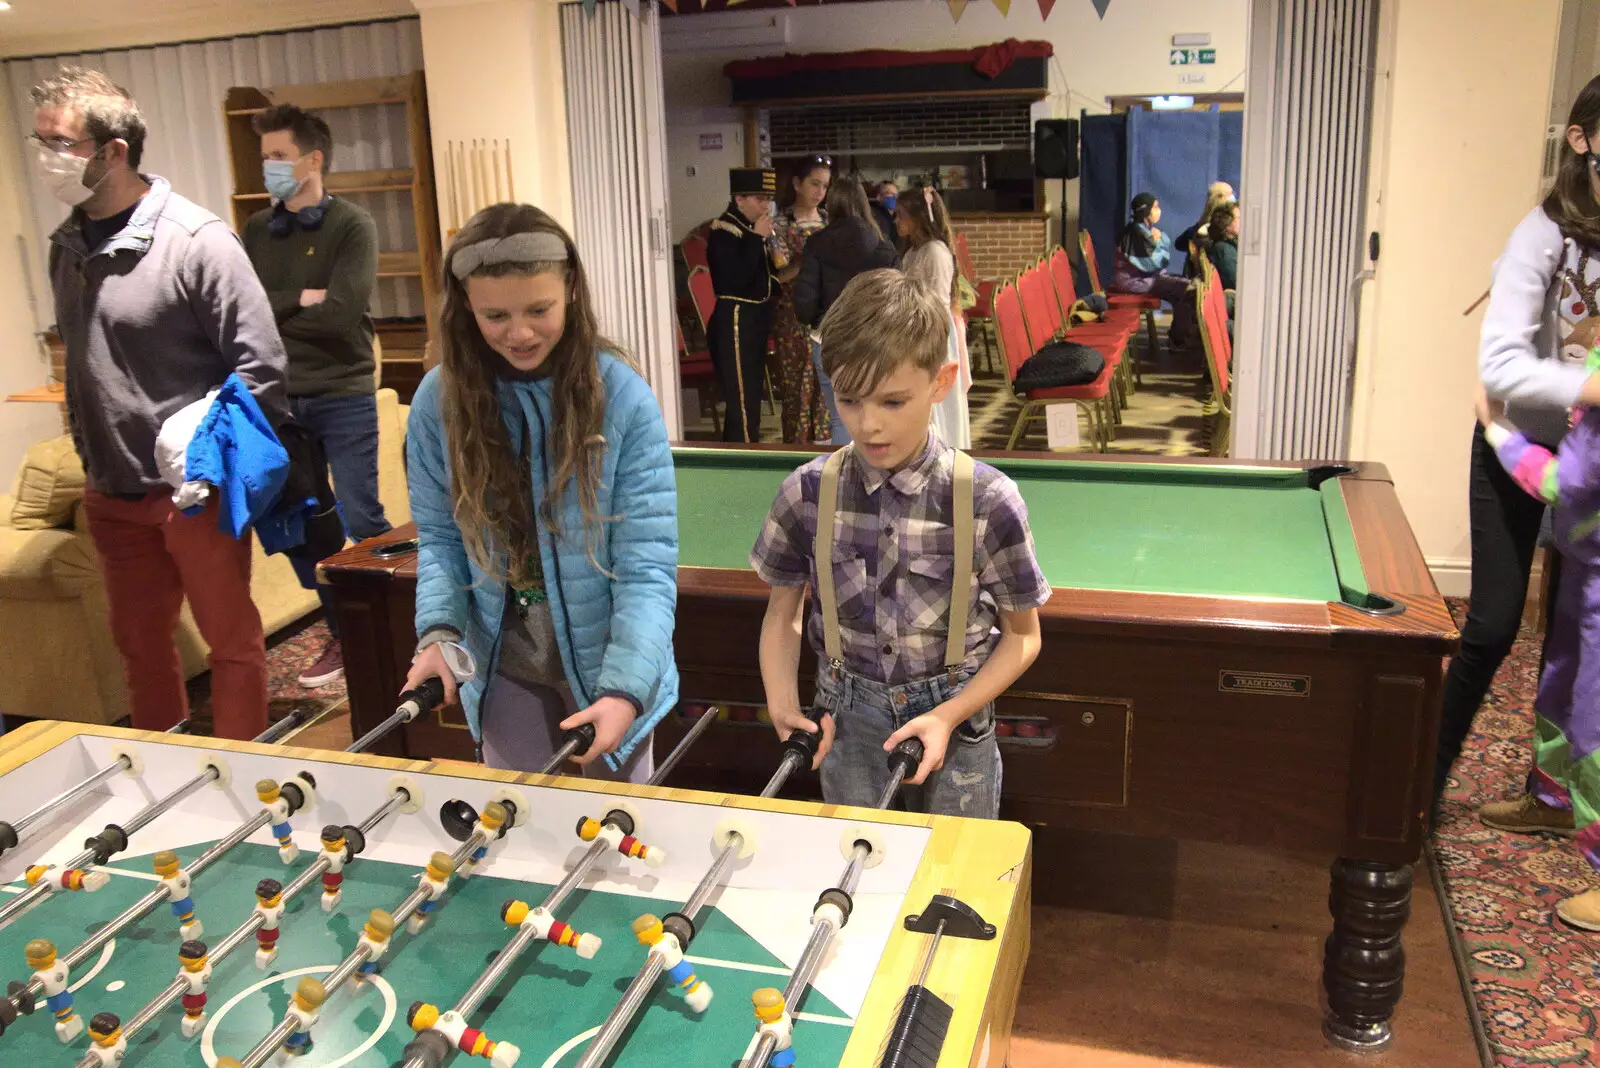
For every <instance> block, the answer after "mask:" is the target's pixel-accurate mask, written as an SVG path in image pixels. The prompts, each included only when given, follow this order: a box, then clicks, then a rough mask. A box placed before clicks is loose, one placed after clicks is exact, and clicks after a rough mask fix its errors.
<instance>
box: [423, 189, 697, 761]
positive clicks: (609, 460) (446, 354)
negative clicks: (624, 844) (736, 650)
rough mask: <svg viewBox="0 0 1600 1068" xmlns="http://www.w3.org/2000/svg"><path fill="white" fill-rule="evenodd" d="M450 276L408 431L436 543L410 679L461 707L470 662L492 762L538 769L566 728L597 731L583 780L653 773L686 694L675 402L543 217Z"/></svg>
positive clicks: (493, 211) (491, 244)
mask: <svg viewBox="0 0 1600 1068" xmlns="http://www.w3.org/2000/svg"><path fill="white" fill-rule="evenodd" d="M444 282H445V300H444V312H443V315H442V317H441V320H440V334H441V337H440V341H441V349H442V353H441V354H442V359H441V362H440V366H439V367H437V368H435V369H434V370H433V371H430V372H429V373H428V375H427V376H426V377H424V378H423V380H422V384H421V386H420V387H418V389H417V393H416V397H415V398H414V399H413V401H412V407H411V417H410V424H409V426H408V429H407V438H406V461H407V474H408V480H409V482H410V489H411V512H412V515H413V516H414V518H415V519H416V522H417V529H418V535H419V538H420V540H421V546H420V549H419V558H418V563H417V618H416V623H417V634H418V642H417V655H416V659H415V661H414V662H413V664H412V667H411V672H410V674H409V675H408V676H407V677H406V686H407V688H411V687H414V686H416V685H418V684H419V683H420V682H422V681H423V680H424V679H426V678H429V677H431V676H439V677H440V679H441V680H443V682H444V685H445V692H446V696H447V698H455V697H456V696H457V687H456V679H455V676H454V675H453V673H452V670H451V667H450V666H448V665H450V664H452V663H454V664H457V665H459V664H462V663H470V665H471V668H472V675H471V678H470V679H466V680H464V681H462V683H461V685H460V687H459V700H460V703H461V706H462V709H463V711H464V712H465V713H466V717H467V723H468V724H469V725H470V726H471V728H472V733H473V737H474V738H476V739H477V741H478V746H479V752H480V755H481V758H482V760H483V762H484V763H485V764H487V765H489V766H491V767H499V768H509V769H514V770H522V771H528V770H536V769H537V768H538V767H539V766H540V765H542V764H543V763H544V762H545V761H547V760H548V759H549V757H550V755H551V754H552V753H553V751H554V750H555V748H556V747H557V745H558V744H559V743H558V741H557V739H558V738H559V735H560V732H561V731H564V730H567V729H569V728H571V727H574V726H577V725H579V724H581V723H592V724H594V728H595V742H594V744H593V745H592V746H591V747H590V749H589V751H588V753H587V754H586V755H585V757H584V758H583V759H582V760H580V761H579V762H580V763H582V764H584V765H585V768H584V770H585V774H590V775H600V776H604V777H608V778H627V779H629V780H632V781H636V782H643V781H645V780H646V779H648V778H649V777H650V774H651V771H652V766H651V758H650V744H649V738H650V732H651V730H652V729H653V727H654V726H655V724H656V722H657V721H658V720H659V719H660V718H661V717H662V716H663V715H665V714H666V712H667V711H668V710H669V709H670V708H671V707H672V706H673V705H674V704H675V703H676V701H677V695H678V676H677V669H676V667H675V665H674V661H673V653H672V625H673V617H674V612H675V608H676V603H677V590H678V584H677V565H678V521H677V488H676V484H675V482H674V479H673V470H672V454H671V451H670V450H669V449H668V447H667V434H666V427H665V424H664V423H663V422H662V419H661V410H660V408H659V407H658V406H657V404H656V399H655V395H654V394H653V393H652V392H651V391H650V387H649V385H648V384H647V383H646V382H645V380H644V379H643V378H641V377H640V376H639V374H638V373H637V372H636V371H634V370H633V368H632V367H631V366H629V365H628V363H627V362H625V360H624V359H623V358H622V357H620V356H619V355H618V354H617V350H616V347H615V346H614V345H611V344H610V343H609V342H607V341H606V340H605V339H604V338H602V337H601V336H600V333H599V329H598V327H597V325H596V323H595V316H594V311H593V304H592V302H591V300H590V296H589V289H588V285H587V283H586V282H585V280H584V273H583V267H582V264H581V263H580V262H579V259H578V251H577V249H576V248H575V247H574V246H573V244H572V239H571V238H570V237H568V236H567V234H566V232H565V231H564V230H563V229H562V228H561V226H560V225H559V224H558V223H556V222H555V220H554V219H552V218H550V216H548V215H546V214H545V213H544V212H542V211H540V210H539V209H538V208H535V207H531V206H528V205H518V204H497V205H495V206H493V207H490V208H486V209H484V210H483V211H481V212H479V213H478V214H477V215H475V216H473V217H472V218H471V219H470V220H469V221H468V222H467V224H466V225H465V226H464V227H462V228H461V230H460V231H459V232H458V233H457V234H456V236H455V238H454V240H453V241H452V242H451V244H450V249H449V251H448V253H446V256H445V263H444ZM463 653H464V654H465V656H463V655H462V654H463ZM602 755H603V757H604V759H603V761H601V762H596V761H597V758H599V757H601V756H602Z"/></svg>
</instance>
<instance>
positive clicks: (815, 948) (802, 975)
mask: <svg viewBox="0 0 1600 1068" xmlns="http://www.w3.org/2000/svg"><path fill="white" fill-rule="evenodd" d="M920 763H922V747H921V744H920V743H918V744H917V746H916V748H915V749H911V748H909V747H908V743H907V742H902V743H901V744H900V746H899V747H897V748H896V749H895V751H894V752H893V753H891V754H890V755H889V767H890V769H891V772H892V773H891V774H890V776H889V782H888V784H887V785H886V786H885V787H884V788H883V794H882V795H881V796H880V797H879V798H878V805H877V807H878V808H879V809H886V808H888V807H889V805H890V803H891V802H893V801H894V796H895V794H896V793H898V792H899V790H900V785H901V783H903V782H904V781H905V779H906V777H907V776H909V775H911V774H912V773H914V772H915V771H916V770H917V765H918V764H920ZM871 852H872V846H871V845H870V844H869V843H867V842H864V841H858V842H856V843H855V846H854V847H853V848H852V849H851V850H850V859H849V861H848V862H847V863H846V864H845V866H844V871H843V873H841V874H840V876H839V881H838V882H837V883H835V884H834V889H836V890H839V891H841V892H843V893H844V894H845V895H847V896H848V895H852V894H854V893H855V892H856V886H857V885H858V884H859V883H860V882H861V870H862V868H863V867H865V866H866V863H867V856H868V855H869V854H870V853H871ZM819 904H820V902H819ZM837 932H838V927H837V926H835V923H834V920H833V917H832V916H831V915H826V914H825V915H820V916H819V915H816V914H815V913H813V915H812V927H811V937H810V938H809V939H807V941H806V948H805V949H804V950H802V951H801V953H800V959H799V960H798V961H796V962H795V965H794V971H793V972H791V973H790V974H789V982H788V984H787V985H785V986H784V988H783V1003H784V1005H785V1006H790V1005H796V1004H798V1002H799V999H800V998H801V997H802V996H803V995H804V994H805V992H806V988H807V987H808V986H810V985H811V980H812V979H814V978H816V974H817V969H818V968H820V967H821V966H822V958H823V957H825V956H826V955H827V953H828V944H829V943H831V942H832V941H833V936H834V935H835V934H836V933H837ZM777 1047H778V1043H777V1039H776V1038H775V1037H774V1036H773V1034H772V1032H770V1031H763V1032H762V1034H761V1037H760V1038H759V1039H758V1040H757V1042H756V1048H755V1051H754V1052H753V1053H751V1055H750V1057H749V1059H748V1060H746V1061H745V1062H744V1063H743V1064H742V1065H741V1066H740V1068H766V1065H767V1062H768V1060H770V1059H771V1057H772V1055H773V1054H774V1053H776V1052H777Z"/></svg>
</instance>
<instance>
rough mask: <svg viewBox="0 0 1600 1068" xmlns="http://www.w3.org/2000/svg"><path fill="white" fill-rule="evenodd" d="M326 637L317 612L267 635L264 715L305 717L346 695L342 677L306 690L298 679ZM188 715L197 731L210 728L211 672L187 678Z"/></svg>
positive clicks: (325, 631) (269, 716)
mask: <svg viewBox="0 0 1600 1068" xmlns="http://www.w3.org/2000/svg"><path fill="white" fill-rule="evenodd" d="M327 641H328V628H327V627H326V626H325V625H324V624H323V622H322V617H321V614H320V613H318V614H316V615H313V616H311V617H309V618H308V619H306V620H302V621H300V622H299V623H295V624H292V625H291V626H288V627H285V628H284V629H283V630H280V631H278V633H276V634H271V635H268V636H267V717H268V719H269V720H271V721H272V722H274V723H276V722H277V721H278V720H280V719H282V718H284V717H285V716H289V715H293V714H294V713H296V712H302V713H304V715H305V718H306V719H307V720H309V719H310V718H311V717H313V716H315V715H317V714H318V713H320V712H324V711H326V710H327V709H329V708H332V707H333V706H334V705H336V704H338V703H340V702H341V701H343V700H344V699H345V688H344V679H342V678H340V679H336V680H335V681H333V682H330V683H328V684H327V685H326V686H319V687H317V688H316V689H315V690H308V689H306V688H305V687H304V686H301V685H300V683H299V682H298V681H297V680H298V679H299V677H300V672H302V671H304V670H305V669H306V667H307V666H308V665H310V664H311V663H312V662H313V661H314V660H316V659H317V657H318V656H320V655H322V647H323V646H324V645H326V644H327ZM189 718H190V720H191V722H192V723H193V726H194V730H195V732H196V733H198V734H209V733H210V731H211V673H210V672H202V673H201V674H199V675H196V676H195V677H194V678H192V679H190V680H189Z"/></svg>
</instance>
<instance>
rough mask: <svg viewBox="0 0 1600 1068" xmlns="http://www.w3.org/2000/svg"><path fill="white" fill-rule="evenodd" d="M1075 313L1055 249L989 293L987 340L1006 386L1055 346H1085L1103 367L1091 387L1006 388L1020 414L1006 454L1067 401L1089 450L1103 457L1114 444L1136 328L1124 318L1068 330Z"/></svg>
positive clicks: (1129, 385)
mask: <svg viewBox="0 0 1600 1068" xmlns="http://www.w3.org/2000/svg"><path fill="white" fill-rule="evenodd" d="M1080 313H1082V314H1086V311H1085V309H1084V307H1083V304H1082V302H1080V301H1079V300H1078V299H1077V296H1076V294H1075V293H1074V291H1073V283H1072V264H1071V262H1070V261H1069V260H1068V258H1067V253H1066V250H1065V249H1062V248H1057V249H1055V250H1054V251H1053V252H1051V253H1050V255H1049V256H1048V257H1045V258H1043V259H1040V260H1039V261H1038V262H1036V263H1034V264H1033V265H1031V266H1029V267H1028V268H1027V269H1025V270H1023V271H1021V272H1020V273H1019V274H1018V275H1017V277H1016V279H1015V280H1014V281H1008V282H1006V283H1004V284H1003V285H1001V286H1000V287H999V289H997V290H996V291H995V295H994V323H995V336H996V340H997V342H998V343H999V347H1000V355H1001V359H1002V360H1003V361H1004V363H1005V369H1006V376H1007V379H1008V380H1009V381H1012V382H1015V380H1016V377H1017V374H1018V372H1019V371H1020V370H1021V368H1022V365H1023V364H1024V363H1025V362H1026V361H1027V359H1028V357H1030V356H1032V355H1033V354H1034V353H1036V352H1038V351H1039V350H1041V349H1042V348H1044V347H1045V346H1046V345H1048V344H1050V343H1051V342H1055V341H1070V342H1075V343H1077V344H1080V345H1086V346H1088V347H1089V348H1092V349H1094V350H1096V351H1097V352H1099V353H1100V355H1101V356H1102V357H1104V359H1105V368H1104V369H1103V370H1102V371H1101V372H1100V375H1099V376H1098V377H1097V378H1096V379H1095V380H1094V381H1093V382H1087V383H1084V384H1082V385H1076V386H1056V387H1052V388H1049V389H1037V390H1031V391H1026V392H1023V391H1016V388H1015V386H1013V387H1012V388H1013V391H1014V392H1016V396H1017V399H1018V400H1019V401H1020V402H1021V403H1022V409H1021V411H1019V412H1018V413H1017V421H1016V423H1015V425H1014V426H1013V427H1012V430H1011V438H1010V441H1009V442H1008V443H1007V445H1006V448H1008V449H1014V448H1016V447H1017V442H1018V441H1020V440H1021V439H1022V436H1023V434H1024V433H1025V432H1026V431H1027V427H1028V425H1029V424H1030V423H1033V422H1036V421H1038V420H1040V419H1043V418H1045V417H1046V416H1047V414H1048V409H1049V407H1050V405H1051V404H1060V403H1064V402H1067V401H1071V402H1074V403H1076V404H1078V405H1080V406H1081V407H1082V409H1083V411H1084V414H1085V417H1086V418H1087V420H1088V424H1089V438H1090V441H1091V442H1092V444H1093V446H1094V448H1095V449H1096V450H1098V451H1100V452H1104V451H1106V449H1107V448H1109V446H1110V444H1111V441H1112V439H1113V438H1114V437H1115V436H1116V426H1117V424H1118V423H1120V422H1121V421H1122V409H1123V408H1125V407H1126V406H1127V396H1128V393H1129V392H1131V391H1132V389H1133V387H1134V381H1133V377H1132V374H1131V367H1130V364H1131V361H1130V360H1129V359H1128V350H1129V343H1130V341H1131V339H1132V337H1133V335H1134V334H1135V333H1136V332H1137V331H1138V322H1137V320H1136V319H1129V318H1127V317H1126V316H1119V317H1115V318H1113V317H1110V316H1108V317H1107V318H1105V319H1102V320H1091V321H1088V322H1083V323H1078V322H1075V315H1077V314H1080Z"/></svg>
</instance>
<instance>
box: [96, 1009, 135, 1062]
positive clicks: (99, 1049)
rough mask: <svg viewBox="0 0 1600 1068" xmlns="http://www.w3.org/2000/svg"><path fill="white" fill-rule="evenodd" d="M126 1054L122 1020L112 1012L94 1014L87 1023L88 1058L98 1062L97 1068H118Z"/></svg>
mask: <svg viewBox="0 0 1600 1068" xmlns="http://www.w3.org/2000/svg"><path fill="white" fill-rule="evenodd" d="M127 1053H128V1040H127V1039H125V1038H123V1037H122V1018H121V1017H119V1016H118V1015H117V1014H116V1013H114V1012H97V1013H95V1014H94V1018H93V1019H91V1020H90V1021H89V1056H91V1057H93V1058H94V1059H95V1060H96V1061H98V1062H99V1068H118V1066H119V1065H121V1064H122V1058H123V1057H125V1056H127Z"/></svg>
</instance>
